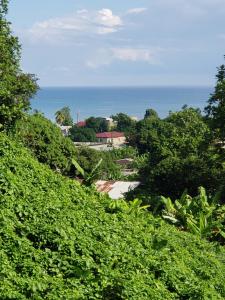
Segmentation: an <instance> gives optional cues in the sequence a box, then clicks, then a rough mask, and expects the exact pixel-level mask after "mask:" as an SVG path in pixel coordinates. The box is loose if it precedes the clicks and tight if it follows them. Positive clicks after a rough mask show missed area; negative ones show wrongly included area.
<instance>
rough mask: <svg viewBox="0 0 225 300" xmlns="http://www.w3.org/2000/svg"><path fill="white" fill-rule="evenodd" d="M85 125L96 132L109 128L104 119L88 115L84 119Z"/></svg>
mask: <svg viewBox="0 0 225 300" xmlns="http://www.w3.org/2000/svg"><path fill="white" fill-rule="evenodd" d="M85 122H86V127H87V128H91V129H93V130H94V131H95V132H96V133H99V132H106V131H108V130H109V126H108V123H107V121H106V119H104V118H101V117H98V118H95V117H90V118H88V119H87V120H86V121H85Z"/></svg>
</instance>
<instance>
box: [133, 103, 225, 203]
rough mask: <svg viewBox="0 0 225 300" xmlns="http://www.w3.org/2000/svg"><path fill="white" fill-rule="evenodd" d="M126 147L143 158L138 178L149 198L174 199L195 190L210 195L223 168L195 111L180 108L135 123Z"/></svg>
mask: <svg viewBox="0 0 225 300" xmlns="http://www.w3.org/2000/svg"><path fill="white" fill-rule="evenodd" d="M130 144H131V145H133V146H136V147H137V149H138V150H139V153H140V154H146V156H145V161H144V162H145V163H144V164H143V165H142V166H140V178H141V181H142V183H143V184H144V189H145V192H146V190H147V191H148V192H149V193H151V194H157V195H160V194H162V195H165V196H171V197H172V198H176V197H178V196H179V195H181V194H182V192H183V191H184V190H185V189H186V188H187V189H188V191H189V193H190V194H191V195H195V194H197V191H198V187H199V186H205V187H206V188H207V189H208V190H210V191H211V192H214V191H215V189H217V188H218V187H219V185H220V181H221V173H222V172H223V166H222V164H221V163H220V162H219V161H218V159H217V156H216V155H215V154H214V152H213V151H212V149H211V148H212V147H211V134H210V129H209V127H208V126H207V124H206V123H205V122H204V119H203V117H202V116H201V114H200V112H199V111H198V110H195V109H193V108H187V107H184V108H183V110H181V111H179V112H176V113H171V114H170V115H169V116H168V117H167V118H166V119H163V120H162V119H159V118H158V117H157V116H156V115H155V114H152V115H151V116H149V117H146V118H145V119H143V120H141V121H139V122H138V123H137V124H136V128H135V131H134V133H133V135H132V136H131V137H130Z"/></svg>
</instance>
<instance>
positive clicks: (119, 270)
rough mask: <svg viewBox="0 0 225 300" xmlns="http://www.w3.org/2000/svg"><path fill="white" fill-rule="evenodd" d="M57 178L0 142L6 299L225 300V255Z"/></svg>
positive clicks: (0, 255) (0, 238)
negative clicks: (118, 209)
mask: <svg viewBox="0 0 225 300" xmlns="http://www.w3.org/2000/svg"><path fill="white" fill-rule="evenodd" d="M109 202H110V200H109V199H108V198H106V197H103V196H100V195H98V194H97V193H96V192H95V191H94V190H92V189H88V188H83V187H81V186H80V185H79V184H78V183H76V182H73V181H72V180H69V179H66V178H63V177H62V176H61V175H58V174H55V173H54V172H53V171H51V170H50V169H48V168H47V167H46V166H44V165H42V164H40V163H39V162H37V161H36V160H34V158H32V156H31V155H30V154H29V152H27V150H25V149H24V148H22V147H21V146H19V145H16V143H15V142H13V141H11V140H9V138H8V137H6V136H5V135H4V134H0V214H1V216H0V222H1V227H0V244H1V246H0V261H1V264H0V277H1V283H0V299H3V300H4V299H17V300H18V299H37V300H38V299H113V300H116V299H134V300H136V299H139V300H141V299H162V300H164V299H168V300H169V299H224V298H225V281H224V274H225V264H224V257H225V251H224V249H223V248H220V247H219V246H215V245H213V244H212V243H211V244H210V243H208V242H206V241H202V240H200V239H198V238H197V237H195V236H192V235H191V234H188V233H185V232H181V231H179V230H177V229H176V228H175V227H173V226H170V225H168V224H166V223H164V222H163V221H161V219H155V218H153V217H152V216H151V215H150V214H149V213H145V212H143V213H139V214H135V212H134V213H125V212H117V213H113V212H110V210H109V209H108V206H109Z"/></svg>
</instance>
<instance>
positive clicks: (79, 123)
mask: <svg viewBox="0 0 225 300" xmlns="http://www.w3.org/2000/svg"><path fill="white" fill-rule="evenodd" d="M85 126H86V122H85V121H80V122H78V123H77V127H85Z"/></svg>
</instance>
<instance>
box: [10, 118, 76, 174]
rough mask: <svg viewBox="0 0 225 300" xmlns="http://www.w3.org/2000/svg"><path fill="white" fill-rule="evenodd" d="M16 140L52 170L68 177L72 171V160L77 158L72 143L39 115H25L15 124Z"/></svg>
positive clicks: (57, 128) (56, 127) (58, 129)
mask: <svg viewBox="0 0 225 300" xmlns="http://www.w3.org/2000/svg"><path fill="white" fill-rule="evenodd" d="M16 138H17V139H18V140H19V141H21V142H22V143H23V144H24V146H25V147H27V148H29V149H30V150H31V151H32V153H33V154H34V156H35V157H36V158H37V159H38V160H39V161H40V162H41V163H45V164H47V165H48V166H50V168H52V169H53V170H58V171H60V172H61V173H62V174H65V175H68V174H70V173H71V172H72V171H73V167H72V158H74V157H76V156H77V151H76V148H75V146H74V144H73V142H72V141H71V140H70V139H69V138H67V137H64V136H63V134H62V132H61V130H60V128H59V127H58V126H56V125H55V124H53V123H52V122H51V121H50V120H48V119H46V118H45V117H44V116H43V115H41V114H38V113H37V114H34V115H31V116H29V115H27V117H26V120H21V121H19V122H17V125H16Z"/></svg>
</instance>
